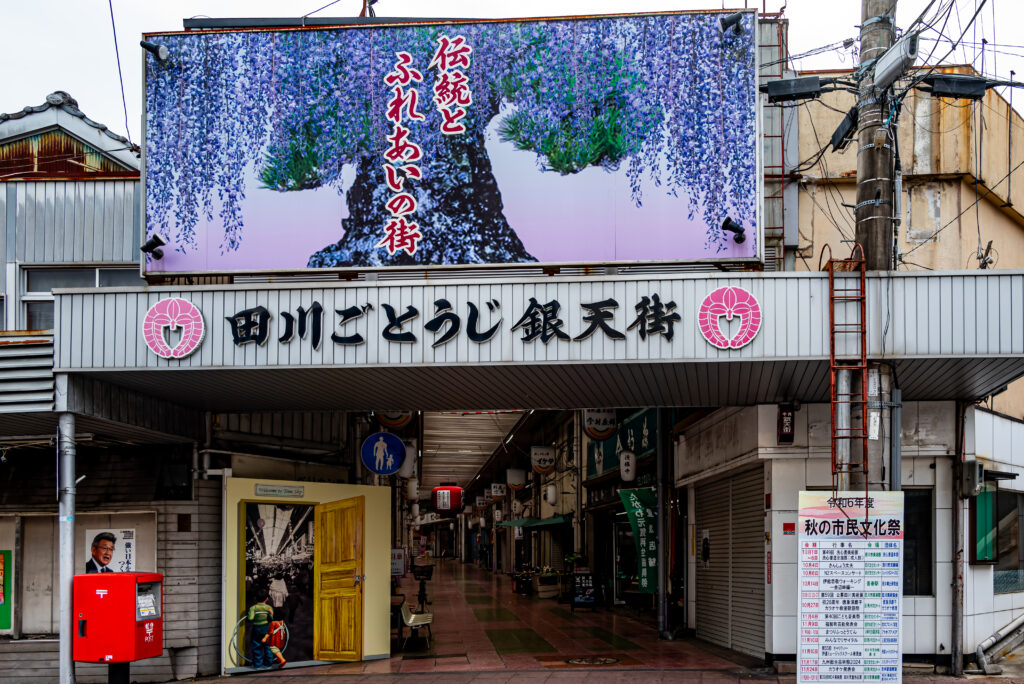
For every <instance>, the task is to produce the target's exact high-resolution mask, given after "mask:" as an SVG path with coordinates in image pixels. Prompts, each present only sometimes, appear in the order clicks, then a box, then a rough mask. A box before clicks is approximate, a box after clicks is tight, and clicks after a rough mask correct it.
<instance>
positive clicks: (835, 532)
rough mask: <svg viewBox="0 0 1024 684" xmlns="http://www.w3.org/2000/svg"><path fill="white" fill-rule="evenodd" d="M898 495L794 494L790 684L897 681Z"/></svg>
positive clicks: (900, 497)
mask: <svg viewBox="0 0 1024 684" xmlns="http://www.w3.org/2000/svg"><path fill="white" fill-rule="evenodd" d="M903 524H904V520H903V493H902V492H869V493H868V494H867V496H865V495H863V494H862V495H856V494H854V493H853V492H840V493H832V492H800V520H799V526H800V536H799V546H800V626H799V643H800V655H799V659H800V662H799V668H798V674H797V681H798V682H900V681H902V672H903V663H902V644H901V636H900V635H901V630H900V619H901V606H902V597H903Z"/></svg>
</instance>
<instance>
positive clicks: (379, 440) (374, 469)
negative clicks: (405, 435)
mask: <svg viewBox="0 0 1024 684" xmlns="http://www.w3.org/2000/svg"><path fill="white" fill-rule="evenodd" d="M359 453H360V456H361V457H362V460H363V465H364V466H366V469H367V470H369V471H370V472H371V473H375V474H377V475H392V474H394V473H397V472H398V469H399V468H400V467H401V466H402V460H403V459H404V458H405V444H404V443H403V442H402V440H401V439H399V438H398V437H397V436H396V435H393V434H391V433H390V432H375V433H373V434H372V435H370V436H369V437H367V438H366V439H365V440H363V446H362V448H361V449H360V450H359Z"/></svg>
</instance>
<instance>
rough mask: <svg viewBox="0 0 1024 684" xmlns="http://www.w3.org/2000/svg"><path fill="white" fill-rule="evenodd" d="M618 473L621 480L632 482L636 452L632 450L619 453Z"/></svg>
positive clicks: (634, 472) (634, 477)
mask: <svg viewBox="0 0 1024 684" xmlns="http://www.w3.org/2000/svg"><path fill="white" fill-rule="evenodd" d="M619 475H620V476H621V477H622V481H623V482H632V481H633V480H635V479H636V454H634V453H633V452H632V451H628V450H627V451H622V452H620V453H619Z"/></svg>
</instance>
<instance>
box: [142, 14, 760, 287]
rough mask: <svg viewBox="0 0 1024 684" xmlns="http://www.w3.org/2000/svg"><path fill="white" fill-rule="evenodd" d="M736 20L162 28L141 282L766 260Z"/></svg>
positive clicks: (742, 41)
mask: <svg viewBox="0 0 1024 684" xmlns="http://www.w3.org/2000/svg"><path fill="white" fill-rule="evenodd" d="M722 16H723V15H722V13H719V12H707V13H668V14H654V15H619V16H609V17H588V18H576V19H551V20H515V21H464V22H463V21H450V20H445V21H444V22H423V23H413V24H410V23H401V24H369V25H367V24H363V23H360V24H355V25H346V26H336V27H322V26H318V27H315V28H305V29H303V28H294V27H290V28H288V29H284V28H277V29H272V28H270V29H268V28H256V29H247V30H246V29H236V30H219V31H188V32H184V33H163V34H147V36H146V38H147V40H148V41H150V42H152V43H154V44H158V45H160V46H162V47H166V49H167V58H166V59H165V60H162V61H161V60H157V59H156V58H152V57H149V56H147V57H146V88H145V91H146V136H145V138H146V143H145V170H144V177H145V188H146V202H145V224H146V227H147V234H157V233H158V234H160V235H162V236H164V237H165V238H166V240H167V245H166V246H164V247H163V248H162V251H163V258H162V259H155V258H153V257H152V256H150V255H145V256H144V259H145V270H146V271H147V272H148V273H150V274H157V273H204V272H226V271H235V272H252V271H297V270H302V269H372V268H389V267H413V268H429V267H446V266H462V267H465V266H481V265H525V264H544V265H572V264H594V263H598V264H619V263H635V262H645V263H646V262H669V263H671V262H695V261H747V260H751V261H753V260H758V259H759V257H760V256H761V253H762V244H761V243H762V239H761V233H760V231H759V220H758V217H759V205H760V200H759V197H760V180H761V179H760V174H759V166H760V164H759V147H760V141H759V139H758V107H757V94H756V82H757V49H756V42H755V28H756V14H755V13H754V12H743V13H741V15H740V19H739V20H738V22H733V24H730V26H729V27H728V28H727V30H723V29H722V27H721V22H720V21H719V19H720V18H721V17H722ZM729 16H730V17H733V16H735V15H733V14H730V15H729Z"/></svg>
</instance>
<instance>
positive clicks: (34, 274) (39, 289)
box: [21, 267, 146, 330]
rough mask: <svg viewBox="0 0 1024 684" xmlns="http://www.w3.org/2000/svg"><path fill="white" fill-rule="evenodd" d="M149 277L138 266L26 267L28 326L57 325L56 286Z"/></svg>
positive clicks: (126, 283)
mask: <svg viewBox="0 0 1024 684" xmlns="http://www.w3.org/2000/svg"><path fill="white" fill-rule="evenodd" d="M145 284H146V281H145V280H143V279H142V278H141V277H140V276H139V269H138V268H137V267H132V268H128V267H122V268H118V267H105V268H26V269H25V294H24V295H22V297H21V299H22V302H23V303H24V305H25V329H26V330H52V329H53V294H52V292H53V290H55V289H58V288H62V287H137V286H141V285H145Z"/></svg>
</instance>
